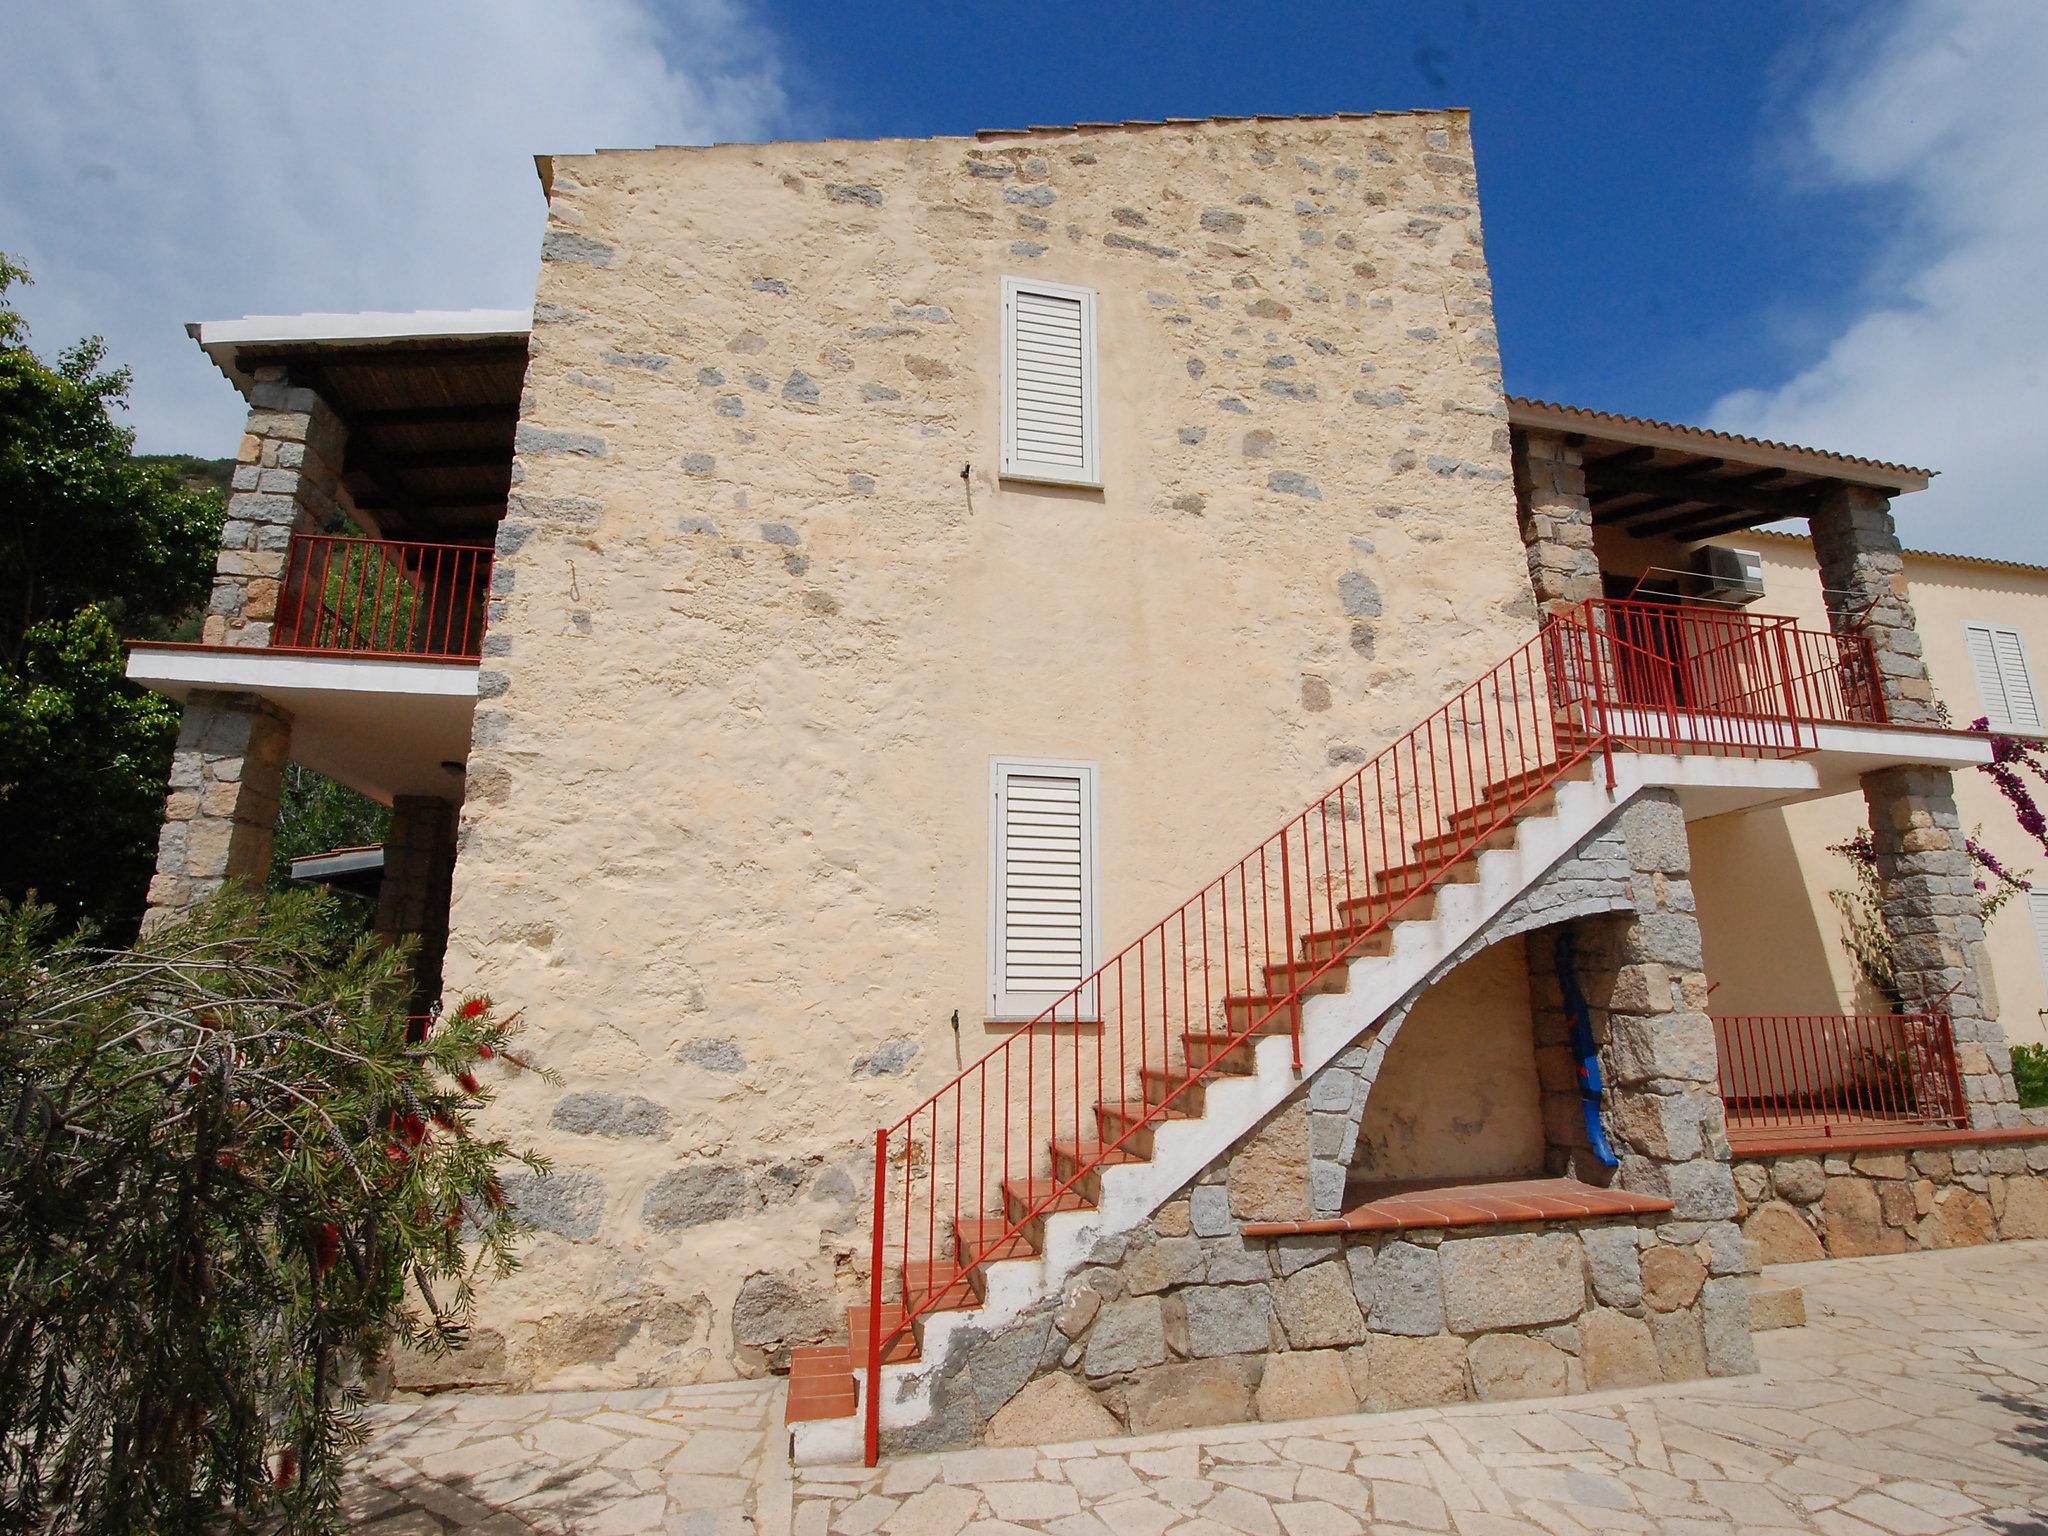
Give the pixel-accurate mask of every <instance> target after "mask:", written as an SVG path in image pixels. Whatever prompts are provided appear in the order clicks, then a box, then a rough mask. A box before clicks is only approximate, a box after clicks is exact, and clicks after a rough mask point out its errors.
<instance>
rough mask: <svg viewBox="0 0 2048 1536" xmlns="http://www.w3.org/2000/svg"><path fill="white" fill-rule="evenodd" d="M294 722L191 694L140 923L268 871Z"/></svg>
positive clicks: (256, 705)
mask: <svg viewBox="0 0 2048 1536" xmlns="http://www.w3.org/2000/svg"><path fill="white" fill-rule="evenodd" d="M291 742H292V724H291V716H290V715H288V714H286V713H285V712H284V711H283V710H281V709H279V708H278V707H277V706H276V705H274V704H270V703H267V702H266V701H264V700H263V699H260V698H257V697H255V696H254V695H251V694H240V693H210V692H206V691H203V690H201V691H195V692H194V693H193V694H192V696H191V697H190V698H189V699H188V700H187V701H186V703H185V710H184V714H183V716H182V717H181V718H180V720H179V722H178V745H177V747H176V748H175V749H174V750H173V752H172V754H171V776H170V793H169V794H168V796H167V797H166V798H165V801H164V824H163V827H162V829H161V830H160V831H159V832H158V834H157V844H156V874H155V875H154V876H153V877H151V879H150V882H149V908H148V911H147V913H146V915H145V917H144V921H145V922H155V921H159V920H161V919H162V918H164V917H166V916H169V915H172V914H174V913H177V912H181V911H183V910H184V909H185V908H187V907H190V906H193V905H195V904H196V903H198V902H201V901H204V900H205V899H206V898H207V897H209V896H211V895H212V894H213V893H214V892H215V891H217V890H219V889H220V887H221V883H222V882H223V881H226V880H231V879H239V880H250V881H258V882H260V881H261V880H262V879H263V877H264V874H265V873H266V872H267V871H268V870H269V868H270V847H271V840H272V835H273V833H274V832H275V831H276V827H277V805H278V798H279V796H280V795H281V794H282V792H283V789H284V769H285V764H286V762H288V761H289V760H290V757H291Z"/></svg>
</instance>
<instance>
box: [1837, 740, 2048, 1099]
mask: <svg viewBox="0 0 2048 1536" xmlns="http://www.w3.org/2000/svg"><path fill="white" fill-rule="evenodd" d="M1863 798H1864V799H1865V801H1867V802H1868V804H1869V807H1870V832H1871V842H1872V846H1873V847H1874V848H1875V850H1876V853H1877V872H1878V876H1879V878H1880V880H1881V881H1882V888H1883V891H1884V898H1883V902H1884V922H1885V927H1886V929H1887V930H1888V931H1889V932H1890V934H1891V937H1892V956H1893V965H1894V974H1895V976H1896V978H1897V981H1898V986H1899V996H1900V998H1901V1000H1902V1001H1903V1002H1904V1004H1905V1006H1906V1007H1907V1008H1908V1009H1911V1010H1920V1009H1927V1010H1939V1011H1943V1012H1946V1013H1947V1014H1948V1015H1949V1019H1950V1023H1951V1026H1952V1028H1953V1031H1954V1035H1955V1046H1956V1065H1957V1066H1958V1067H1959V1068H1960V1069H1961V1071H1962V1076H1963V1100H1964V1105H1965V1108H1966V1109H1967V1111H1968V1114H1969V1119H1970V1124H1971V1125H1973V1126H1977V1127H1982V1128H1989V1127H2001V1126H2016V1125H2019V1124H2021V1123H2023V1122H2022V1120H2021V1117H2020V1108H2019V1093H2018V1090H2017V1089H2016V1088H2015V1087H2014V1086H2013V1080H2012V1052H2011V1051H2010V1050H2009V1049H2007V1046H2006V1040H2005V1027H2004V1026H2003V1025H2002V1024H2000V1023H1999V1021H1998V1016H1997V1012H1996V1010H1995V1008H1993V1007H1992V1006H1991V1005H1990V1004H1989V1003H1988V1001H1987V999H1986V997H1985V994H1984V969H1983V953H1984V918H1983V906H1982V904H1981V901H1980V898H1979V896H1978V893H1977V888H1976V874H1975V867H1974V866H1973V865H1972V864H1971V862H1970V856H1969V854H1968V852H1967V851H1966V848H1965V834H1964V832H1963V823H1962V817H1961V816H1960V815H1958V814H1957V812H1956V801H1955V783H1954V780H1953V779H1952V778H1951V777H1950V775H1949V773H1948V771H1947V770H1946V769H1943V768H1914V767H1904V768H1885V769H1881V770H1879V771H1878V772H1876V773H1871V774H1866V775H1864V778H1863Z"/></svg>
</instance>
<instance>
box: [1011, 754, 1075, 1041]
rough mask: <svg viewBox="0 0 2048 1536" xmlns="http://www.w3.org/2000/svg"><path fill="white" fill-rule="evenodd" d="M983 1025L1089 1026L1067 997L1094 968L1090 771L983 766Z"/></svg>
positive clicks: (1021, 763)
mask: <svg viewBox="0 0 2048 1536" xmlns="http://www.w3.org/2000/svg"><path fill="white" fill-rule="evenodd" d="M990 767H991V771H990V794H991V800H992V802H993V808H992V813H991V819H990V838H989V842H990V849H989V853H990V857H989V865H990V873H991V878H990V891H989V1017H990V1018H992V1019H1029V1018H1033V1017H1035V1016H1036V1015H1038V1014H1040V1013H1042V1012H1044V1011H1045V1010H1046V1009H1047V1008H1048V1007H1052V1006H1054V1005H1055V1004H1057V1005H1058V1009H1059V1012H1058V1017H1060V1018H1062V1019H1067V1018H1093V1017H1094V1016H1095V1010H1094V1003H1093V999H1092V998H1083V997H1069V996H1068V994H1070V993H1073V992H1074V989H1075V988H1076V987H1078V986H1080V985H1081V983H1082V982H1083V981H1084V980H1086V978H1087V977H1088V976H1089V974H1090V973H1091V972H1093V971H1094V969H1095V964H1096V960H1095V951H1096V913H1095V908H1096V868H1095V765H1094V764H1093V763H1069V762H1050V761H1040V760H1033V759H1028V758H997V759H996V760H995V761H994V763H992V764H991V765H990Z"/></svg>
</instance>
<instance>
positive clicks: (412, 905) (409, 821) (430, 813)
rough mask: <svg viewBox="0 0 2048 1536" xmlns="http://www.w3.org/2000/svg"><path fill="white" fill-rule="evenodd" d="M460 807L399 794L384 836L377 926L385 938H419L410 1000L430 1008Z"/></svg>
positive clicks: (444, 934)
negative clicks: (408, 936) (382, 879)
mask: <svg viewBox="0 0 2048 1536" xmlns="http://www.w3.org/2000/svg"><path fill="white" fill-rule="evenodd" d="M458 811H459V807H458V806H457V805H456V803H455V802H454V801H453V800H441V799H437V798H435V797H434V796H431V795H400V796H399V797H398V798H397V799H396V800H395V801H393V802H392V807H391V830H390V832H389V833H388V834H387V835H386V837H385V839H384V884H383V886H382V888H381V889H380V890H379V892H378V895H377V920H376V930H377V932H378V933H380V934H382V935H384V936H385V937H386V938H389V939H399V938H404V937H406V936H407V935H412V936H414V937H416V938H418V940H419V954H418V957H417V959H416V961H415V964H414V972H413V974H414V977H415V986H414V991H413V1000H414V1003H415V1005H416V1006H418V1007H419V1008H421V1009H425V1008H428V1007H431V1006H432V1004H433V1002H434V1000H435V999H436V998H438V997H439V996H440V995H441V961H442V957H443V956H444V955H445V954H446V953H447V950H448V899H449V894H450V889H451V886H452V884H453V881H454V878H455V824H456V817H457V814H458Z"/></svg>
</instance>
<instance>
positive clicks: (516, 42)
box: [0, 0, 789, 453]
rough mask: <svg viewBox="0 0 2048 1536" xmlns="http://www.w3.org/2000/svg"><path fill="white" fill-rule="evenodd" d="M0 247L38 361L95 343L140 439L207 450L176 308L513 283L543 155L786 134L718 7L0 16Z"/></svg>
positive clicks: (522, 280)
mask: <svg viewBox="0 0 2048 1536" xmlns="http://www.w3.org/2000/svg"><path fill="white" fill-rule="evenodd" d="M6 31H7V34H8V36H7V44H6V52H7V56H8V63H7V71H6V73H7V87H6V89H5V91H0V249H5V250H7V251H8V252H9V253H10V254H13V255H16V256H19V257H25V258H26V259H27V262H28V264H29V266H30V268H31V270H32V272H33V273H34V276H35V279H36V286H34V287H33V288H29V289H26V290H21V291H19V292H20V297H21V299H22V307H23V309H24V312H25V313H26V314H27V316H28V318H29V321H30V323H31V325H32V326H33V327H34V338H35V341H36V344H37V345H38V346H39V347H40V348H42V349H43V350H44V351H45V352H46V353H47V352H50V351H53V350H54V349H55V348H57V347H58V346H61V345H64V344H67V343H69V342H70V341H71V340H73V339H74V338H75V337H77V336H80V335H83V334H89V333H95V332H96V333H99V334H102V335H104V336H105V337H106V338H107V341H108V345H109V347H110V349H111V351H112V354H113V357H114V359H115V360H117V361H123V362H128V363H130V364H132V365H133V366H134V369H135V389H134V394H133V406H134V417H133V419H134V424H135V425H136V427H137V429H138V434H139V446H140V447H141V448H143V449H145V450H160V451H174V450H182V451H188V452H195V453H222V452H227V451H230V450H231V448H232V445H233V443H234V440H235V436H236V434H237V433H238V432H239V430H240V421H241V407H240V405H239V403H238V402H237V400H236V398H235V396H234V393H233V391H232V390H231V389H230V388H229V386H228V385H227V383H226V382H225V381H224V380H223V379H221V377H220V376H219V375H218V374H217V373H215V372H214V371H213V369H212V368H211V366H210V365H209V364H207V363H206V361H205V359H204V358H203V357H202V356H201V355H200V353H199V350H198V348H197V347H196V346H194V345H193V343H192V342H191V341H190V340H189V339H188V338H187V337H186V335H185V333H184V328H183V327H184V322H186V321H188V320H201V319H213V318H218V317H221V316H226V315H237V314H250V313H257V314H275V313H290V312H296V311H301V310H349V309H423V308H443V309H467V308H521V307H524V306H525V305H527V304H530V303H531V302H532V301H533V283H534V274H535V270H536V268H537V266H538V263H539V242H540V227H541V220H542V217H543V213H544V204H543V201H542V198H541V193H540V184H539V181H538V179H537V177H536V176H535V174H534V169H533V161H532V156H533V155H534V154H536V153H541V152H546V151H573V150H579V149H591V148H596V147H610V146H631V145H644V144H656V143H667V144H674V143H707V142H711V141H714V140H733V139H754V138H761V137H764V136H767V135H769V134H771V133H773V132H775V131H779V130H786V128H787V123H788V116H789V110H788V102H787V96H786V93H785V90H784V87H783V83H782V74H781V67H780V64H779V61H778V58H777V54H776V49H775V43H774V39H773V38H772V36H770V35H769V34H767V33H766V32H765V31H764V30H762V29H761V28H759V27H758V26H757V25H756V24H755V23H754V22H753V21H752V20H751V19H750V18H749V16H748V15H747V14H746V12H745V10H744V9H743V8H742V4H741V0H668V3H667V4H665V5H664V6H663V7H662V8H661V9H660V10H657V9H656V8H655V4H654V0H338V3H328V4H322V5H305V4H298V3H293V0H63V3H61V4H40V5H20V6H11V7H8V19H7V23H6Z"/></svg>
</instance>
